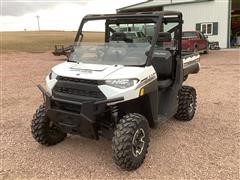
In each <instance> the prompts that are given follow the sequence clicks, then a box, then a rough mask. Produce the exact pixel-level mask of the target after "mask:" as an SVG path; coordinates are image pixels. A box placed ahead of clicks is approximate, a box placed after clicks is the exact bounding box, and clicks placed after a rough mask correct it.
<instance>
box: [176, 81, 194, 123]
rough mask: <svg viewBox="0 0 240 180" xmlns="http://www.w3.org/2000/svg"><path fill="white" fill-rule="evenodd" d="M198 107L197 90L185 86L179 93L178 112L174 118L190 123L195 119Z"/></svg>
mask: <svg viewBox="0 0 240 180" xmlns="http://www.w3.org/2000/svg"><path fill="white" fill-rule="evenodd" d="M196 107H197V94H196V90H195V89H194V88H193V87H190V86H183V87H182V88H181V89H180V91H179V93H178V110H177V113H176V114H175V116H174V117H175V118H176V119H178V120H180V121H190V120H192V119H193V117H194V114H195V111H196Z"/></svg>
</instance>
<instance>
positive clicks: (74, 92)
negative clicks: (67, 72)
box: [53, 76, 106, 102]
mask: <svg viewBox="0 0 240 180" xmlns="http://www.w3.org/2000/svg"><path fill="white" fill-rule="evenodd" d="M57 80H58V81H57V83H56V85H55V86H54V88H53V96H54V97H57V98H61V99H66V100H72V101H79V102H89V101H97V100H104V99H106V97H105V95H104V94H103V93H102V92H101V90H100V89H99V88H98V85H99V81H98V80H86V79H78V78H69V77H63V76H59V77H58V78H57Z"/></svg>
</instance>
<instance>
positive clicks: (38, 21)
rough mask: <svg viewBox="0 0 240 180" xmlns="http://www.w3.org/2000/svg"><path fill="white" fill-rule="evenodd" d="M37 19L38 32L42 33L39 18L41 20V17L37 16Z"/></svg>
mask: <svg viewBox="0 0 240 180" xmlns="http://www.w3.org/2000/svg"><path fill="white" fill-rule="evenodd" d="M36 18H37V23H38V31H40V23H39V18H40V16H39V15H37V16H36Z"/></svg>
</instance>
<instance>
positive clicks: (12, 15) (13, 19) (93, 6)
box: [0, 0, 145, 31]
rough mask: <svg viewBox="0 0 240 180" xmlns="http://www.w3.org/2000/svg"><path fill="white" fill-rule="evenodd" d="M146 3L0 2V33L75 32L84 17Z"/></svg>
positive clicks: (131, 0)
mask: <svg viewBox="0 0 240 180" xmlns="http://www.w3.org/2000/svg"><path fill="white" fill-rule="evenodd" d="M142 1H145V0H118V1H116V0H68V1H66V0H65V1H64V0H58V1H56V0H34V1H33V0H1V2H0V3H1V17H0V31H23V30H24V29H26V30H37V29H38V25H37V18H36V16H37V15H38V16H40V28H41V30H66V31H72V30H77V28H78V26H79V23H80V21H81V19H82V17H83V16H84V15H86V14H95V13H101V14H103V13H105V14H107V13H115V12H116V11H115V10H116V9H118V8H121V7H124V6H128V5H132V4H135V3H139V2H142Z"/></svg>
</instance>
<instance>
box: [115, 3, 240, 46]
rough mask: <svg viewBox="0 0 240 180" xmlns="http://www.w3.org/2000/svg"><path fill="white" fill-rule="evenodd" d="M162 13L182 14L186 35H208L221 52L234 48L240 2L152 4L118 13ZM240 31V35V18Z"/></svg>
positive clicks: (129, 7)
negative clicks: (233, 16) (235, 16)
mask: <svg viewBox="0 0 240 180" xmlns="http://www.w3.org/2000/svg"><path fill="white" fill-rule="evenodd" d="M162 10H174V11H180V12H182V13H183V19H184V25H183V31H187V30H198V31H201V32H203V33H204V34H206V35H208V39H209V41H218V42H219V45H220V47H221V48H227V47H230V41H231V33H232V32H231V31H232V28H231V14H232V13H233V12H234V11H235V10H237V11H238V10H240V0H150V1H146V2H143V3H138V4H135V5H131V6H128V7H124V8H120V9H118V10H117V12H118V13H123V12H137V11H162ZM238 17H240V16H239V15H238ZM235 24H236V23H235ZM238 26H239V27H238ZM237 28H239V31H240V18H238V22H237ZM235 31H237V30H236V26H235Z"/></svg>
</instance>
